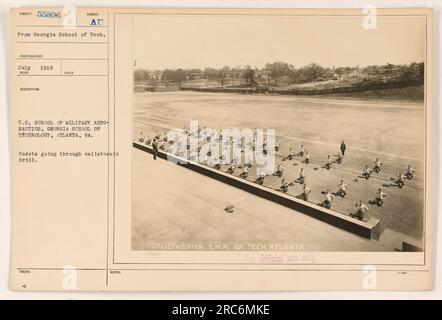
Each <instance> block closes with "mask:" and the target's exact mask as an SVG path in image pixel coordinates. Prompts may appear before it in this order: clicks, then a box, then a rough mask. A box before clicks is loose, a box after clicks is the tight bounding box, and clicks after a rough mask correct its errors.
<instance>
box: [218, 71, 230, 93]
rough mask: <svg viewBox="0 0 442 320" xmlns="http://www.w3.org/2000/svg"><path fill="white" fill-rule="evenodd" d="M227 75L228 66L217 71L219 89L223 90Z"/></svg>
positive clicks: (228, 72)
mask: <svg viewBox="0 0 442 320" xmlns="http://www.w3.org/2000/svg"><path fill="white" fill-rule="evenodd" d="M229 74H230V67H229V66H225V67H223V68H221V69H220V70H219V71H218V76H217V78H218V81H219V83H220V84H221V88H224V84H225V82H226V79H227V77H228V76H229Z"/></svg>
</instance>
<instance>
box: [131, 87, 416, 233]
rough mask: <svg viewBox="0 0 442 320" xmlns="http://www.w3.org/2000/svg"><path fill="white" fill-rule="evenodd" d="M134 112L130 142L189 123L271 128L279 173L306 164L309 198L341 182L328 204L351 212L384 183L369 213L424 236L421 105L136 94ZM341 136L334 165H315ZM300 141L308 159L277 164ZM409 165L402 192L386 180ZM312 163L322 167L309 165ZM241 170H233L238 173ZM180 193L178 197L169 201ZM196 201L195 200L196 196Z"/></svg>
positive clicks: (290, 175) (296, 189)
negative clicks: (375, 167) (376, 165)
mask: <svg viewBox="0 0 442 320" xmlns="http://www.w3.org/2000/svg"><path fill="white" fill-rule="evenodd" d="M133 115H134V118H133V121H134V123H133V124H134V125H133V134H134V139H137V138H138V137H139V134H140V132H144V134H145V135H146V136H149V135H153V134H155V133H156V132H159V133H164V132H166V131H167V130H169V129H172V128H183V127H188V126H189V121H190V120H197V121H199V123H200V125H203V126H206V127H209V128H214V129H217V130H219V129H221V128H230V129H232V128H251V129H254V128H263V129H266V128H272V129H275V130H276V135H277V138H278V139H279V141H280V144H281V147H280V151H279V153H278V154H277V163H281V164H282V166H283V167H284V168H285V172H284V178H287V179H288V180H294V179H295V178H296V177H297V176H298V173H299V170H300V168H301V167H303V168H304V169H305V170H306V172H307V184H308V185H309V186H310V187H311V188H312V190H313V191H312V195H311V199H310V201H312V202H315V203H319V202H321V201H322V199H323V196H322V194H321V191H323V190H326V189H330V190H331V191H337V189H338V188H337V185H338V183H339V181H340V180H341V179H343V180H344V181H345V183H346V184H347V185H348V186H349V189H348V196H347V197H346V198H344V199H342V198H339V197H336V198H335V200H334V201H333V206H332V209H333V210H336V211H339V212H341V213H342V214H349V213H351V212H354V205H355V202H356V201H357V200H363V201H365V202H366V203H367V202H368V201H369V200H372V199H374V197H375V192H376V190H377V189H378V188H379V187H381V188H383V189H384V192H385V193H387V198H386V199H385V203H384V205H383V206H382V207H377V206H375V205H368V206H369V211H368V212H367V218H369V217H371V216H373V217H376V218H378V219H380V220H381V225H382V228H384V229H385V230H388V231H389V232H393V233H395V234H399V235H404V237H412V238H415V239H421V238H422V235H423V233H422V232H423V231H422V230H423V220H424V217H423V212H424V210H423V199H424V189H423V186H424V142H425V141H424V130H425V118H424V115H425V111H424V104H423V103H422V102H404V101H400V102H399V101H370V100H365V99H357V100H351V99H338V98H327V97H320V98H316V97H308V98H306V97H287V96H264V95H263V96H252V95H250V96H248V95H234V94H224V93H223V94H217V93H213V94H211V93H195V92H162V93H135V104H134V110H133ZM341 140H344V141H345V142H346V144H347V152H346V155H345V159H344V161H343V163H342V164H340V165H338V164H333V165H332V168H331V169H330V170H326V169H323V168H320V167H321V166H322V165H323V164H324V163H325V161H326V159H327V155H328V154H330V155H336V154H337V153H338V151H339V144H340V142H341ZM301 144H304V146H305V147H306V149H308V150H309V152H310V154H311V157H312V163H311V164H309V165H305V164H302V163H301V162H300V159H299V158H297V159H294V160H291V161H282V156H283V155H284V154H287V153H288V151H289V148H290V147H291V148H293V149H294V150H295V151H297V150H298V149H299V147H300V145H301ZM376 157H379V158H380V159H381V161H382V162H383V163H384V166H383V167H382V171H381V172H380V173H379V174H374V175H373V177H372V178H371V179H370V180H365V179H362V178H360V177H359V178H358V176H359V175H360V174H361V172H362V168H363V167H364V166H365V165H366V164H368V165H369V166H372V164H373V160H374V159H375V158H376ZM408 164H411V165H412V166H413V167H414V168H415V169H416V174H415V177H414V178H413V179H412V180H407V181H406V185H405V187H404V188H402V189H399V188H397V187H395V186H393V185H392V184H391V181H390V177H392V176H396V175H397V173H398V172H399V171H401V172H402V171H403V170H404V168H405V167H406V166H407V165H408ZM315 167H319V169H318V170H314V168H315ZM225 169H226V167H223V168H222V170H225ZM134 170H136V169H134ZM134 173H135V172H134ZM239 173H240V171H239V170H238V171H237V172H236V173H235V174H236V175H238V174H239ZM192 174H195V173H192ZM249 178H250V180H254V178H255V176H254V170H251V171H250V174H249ZM355 179H357V182H356V181H355ZM152 183H154V184H155V182H152ZM189 184H190V182H189ZM265 184H266V185H267V186H268V187H270V188H274V189H277V188H279V186H280V185H281V178H278V177H273V176H271V177H268V178H266V182H265ZM300 192H301V186H300V185H299V184H296V185H295V186H291V187H290V188H289V191H288V194H291V195H294V196H295V195H297V194H299V193H300ZM180 196H182V195H175V196H174V199H179V198H180ZM219 197H222V194H221V195H219ZM250 197H252V196H250ZM194 200H195V202H198V199H197V198H196V199H194ZM228 200H229V199H226V201H228ZM175 201H179V200H175ZM250 201H253V199H251V200H250ZM276 208H277V207H276ZM140 210H141V211H140ZM258 210H259V208H258ZM276 210H279V209H276ZM281 210H283V209H282V208H281ZM137 212H138V213H137V215H140V214H141V213H140V212H142V209H140V208H139V207H138V209H137ZM157 218H158V219H161V217H157ZM177 223H179V222H177ZM206 227H213V226H206Z"/></svg>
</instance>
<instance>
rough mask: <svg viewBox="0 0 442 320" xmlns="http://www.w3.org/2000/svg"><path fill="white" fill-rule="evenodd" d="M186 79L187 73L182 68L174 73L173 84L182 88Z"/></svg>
mask: <svg viewBox="0 0 442 320" xmlns="http://www.w3.org/2000/svg"><path fill="white" fill-rule="evenodd" d="M184 79H186V73H185V72H184V70H183V69H181V68H179V69H176V70H175V71H174V73H173V82H175V83H177V84H178V85H179V86H181V83H182V82H183V80H184Z"/></svg>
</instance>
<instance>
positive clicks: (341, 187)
mask: <svg viewBox="0 0 442 320" xmlns="http://www.w3.org/2000/svg"><path fill="white" fill-rule="evenodd" d="M338 187H339V190H338V192H337V194H338V195H340V196H341V197H342V198H344V197H345V196H346V195H347V185H346V184H345V183H344V180H341V182H339V184H338Z"/></svg>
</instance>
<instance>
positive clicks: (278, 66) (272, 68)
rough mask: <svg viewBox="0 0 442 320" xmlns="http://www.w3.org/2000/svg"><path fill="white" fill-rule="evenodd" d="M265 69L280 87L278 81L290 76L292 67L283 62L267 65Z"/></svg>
mask: <svg viewBox="0 0 442 320" xmlns="http://www.w3.org/2000/svg"><path fill="white" fill-rule="evenodd" d="M265 69H266V71H267V72H268V75H270V77H271V78H272V79H273V80H274V81H275V84H276V85H278V81H279V79H280V78H281V77H282V76H288V75H289V73H290V65H289V64H288V63H286V62H282V61H277V62H273V63H267V64H266V65H265Z"/></svg>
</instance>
